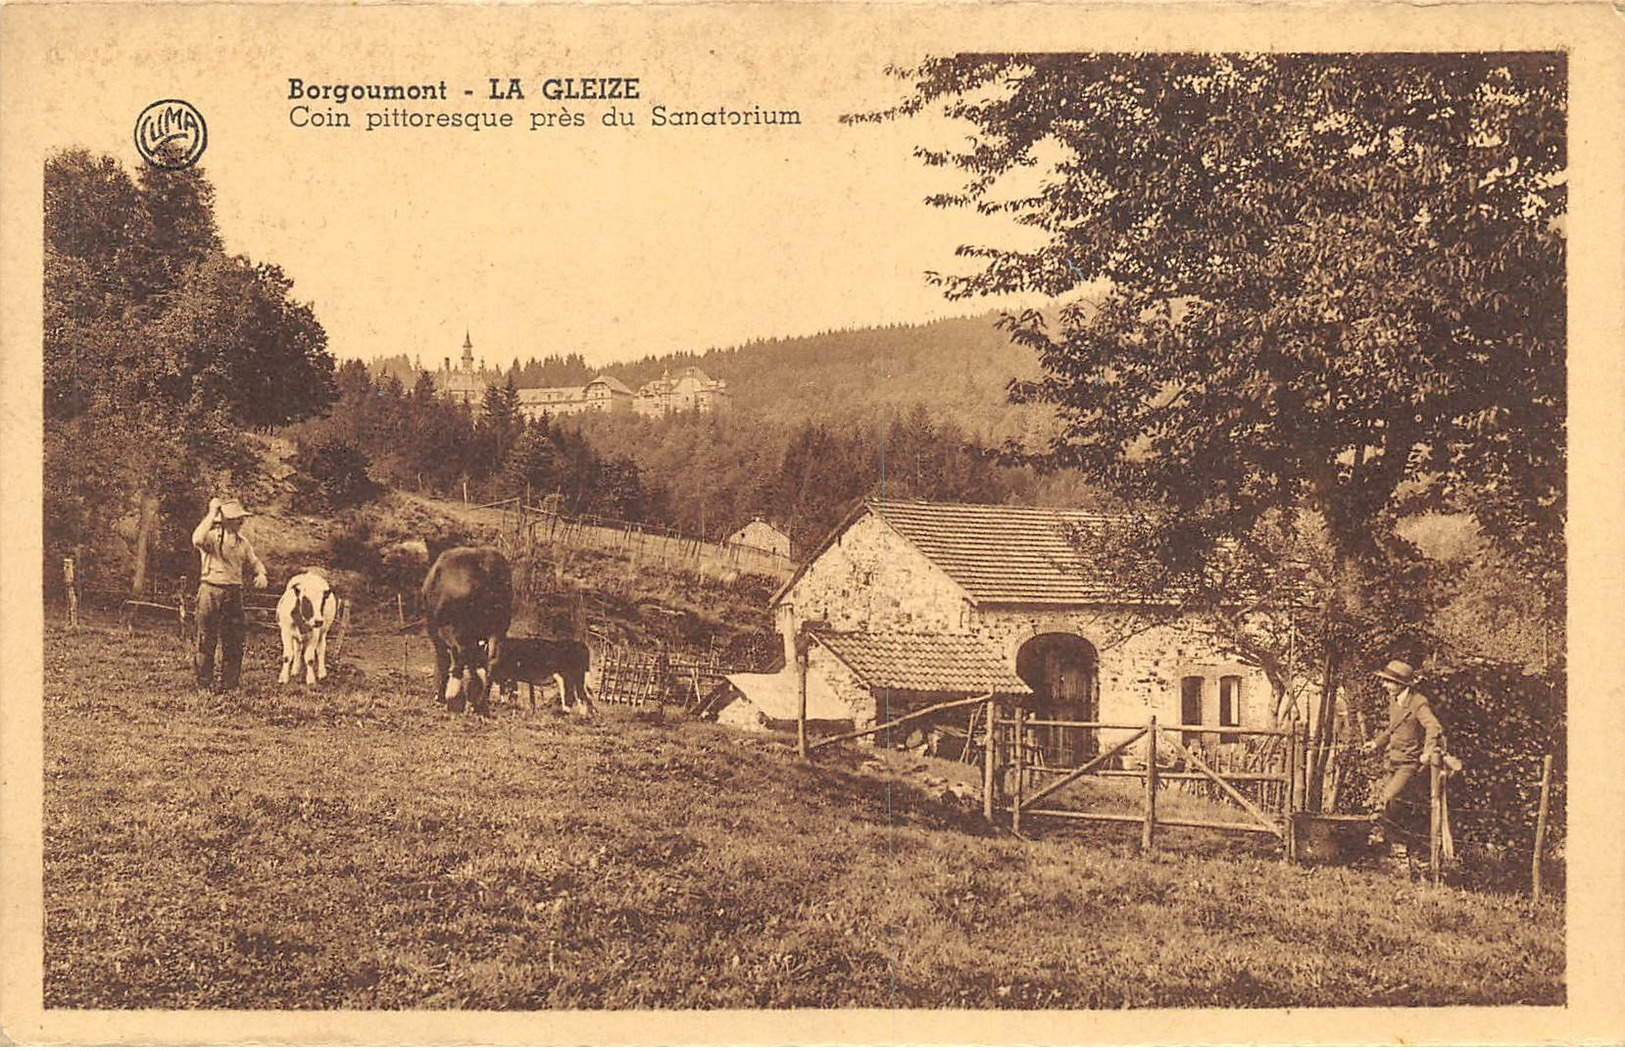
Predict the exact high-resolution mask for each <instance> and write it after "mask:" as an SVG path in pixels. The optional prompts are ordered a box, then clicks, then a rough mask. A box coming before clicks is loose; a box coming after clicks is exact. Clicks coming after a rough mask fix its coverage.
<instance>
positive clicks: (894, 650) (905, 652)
mask: <svg viewBox="0 0 1625 1051" xmlns="http://www.w3.org/2000/svg"><path fill="white" fill-rule="evenodd" d="M813 637H814V638H816V639H817V640H818V642H819V643H820V644H821V645H822V646H823V647H824V648H825V649H827V650H829V651H830V652H831V653H833V654H834V655H835V656H836V657H837V658H839V659H840V661H841V663H843V664H845V665H846V666H847V667H848V668H851V669H852V671H853V672H854V673H855V674H856V675H857V676H858V678H860V679H862V680H863V682H864V685H866V686H868V687H869V688H870V689H890V690H929V691H934V692H942V693H1002V694H1010V695H1017V696H1025V695H1027V694H1030V693H1032V688H1031V687H1029V686H1028V685H1027V684H1026V683H1024V682H1022V681H1021V679H1019V678H1017V677H1016V673H1015V670H1014V669H1013V668H1010V667H1008V666H1007V665H1006V663H1005V661H1004V657H1003V655H1002V654H1000V653H999V652H998V651H997V650H995V649H993V648H992V647H991V646H989V645H988V644H987V643H985V642H982V641H981V640H979V639H977V638H976V637H975V636H973V635H925V634H905V633H900V632H899V633H887V634H881V633H870V632H832V631H820V632H816V633H815V634H814V636H813Z"/></svg>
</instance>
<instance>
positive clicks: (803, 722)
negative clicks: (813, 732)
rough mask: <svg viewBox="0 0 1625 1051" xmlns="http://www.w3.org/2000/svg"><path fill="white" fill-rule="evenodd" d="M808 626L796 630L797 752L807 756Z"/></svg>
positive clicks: (802, 756)
mask: <svg viewBox="0 0 1625 1051" xmlns="http://www.w3.org/2000/svg"><path fill="white" fill-rule="evenodd" d="M810 645H811V644H810V642H809V640H808V638H807V628H806V625H803V626H802V627H801V629H800V630H799V631H797V632H796V754H797V755H799V756H800V757H801V758H803V759H805V758H807V651H808V649H809V648H810Z"/></svg>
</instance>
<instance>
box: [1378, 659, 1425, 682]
mask: <svg viewBox="0 0 1625 1051" xmlns="http://www.w3.org/2000/svg"><path fill="white" fill-rule="evenodd" d="M1375 674H1376V676H1377V678H1379V679H1386V680H1387V681H1388V682H1395V683H1398V684H1399V685H1401V686H1409V685H1411V684H1412V683H1414V682H1415V681H1416V669H1415V668H1413V667H1411V666H1410V665H1409V664H1406V663H1405V662H1404V661H1389V662H1388V663H1387V664H1385V665H1383V668H1382V670H1381V671H1379V672H1376V673H1375Z"/></svg>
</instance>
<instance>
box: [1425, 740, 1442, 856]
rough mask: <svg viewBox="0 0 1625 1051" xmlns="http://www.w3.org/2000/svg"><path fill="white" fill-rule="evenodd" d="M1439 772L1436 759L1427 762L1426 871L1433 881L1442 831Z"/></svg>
mask: <svg viewBox="0 0 1625 1051" xmlns="http://www.w3.org/2000/svg"><path fill="white" fill-rule="evenodd" d="M1439 773H1440V769H1439V763H1438V760H1434V761H1433V762H1431V763H1429V764H1428V796H1429V808H1428V871H1429V872H1430V873H1431V874H1432V876H1433V882H1434V883H1438V882H1439V838H1440V835H1441V833H1442V831H1443V830H1442V829H1441V828H1440V827H1439Z"/></svg>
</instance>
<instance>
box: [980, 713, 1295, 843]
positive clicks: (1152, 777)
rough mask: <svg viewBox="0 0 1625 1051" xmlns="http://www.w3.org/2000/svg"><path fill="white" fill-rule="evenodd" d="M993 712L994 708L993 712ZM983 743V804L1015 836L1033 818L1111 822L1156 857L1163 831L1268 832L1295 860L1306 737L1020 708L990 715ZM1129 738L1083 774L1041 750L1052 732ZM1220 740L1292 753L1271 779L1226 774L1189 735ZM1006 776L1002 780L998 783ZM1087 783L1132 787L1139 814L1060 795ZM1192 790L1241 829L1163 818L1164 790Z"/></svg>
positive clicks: (1255, 773)
mask: <svg viewBox="0 0 1625 1051" xmlns="http://www.w3.org/2000/svg"><path fill="white" fill-rule="evenodd" d="M989 704H990V705H995V702H989ZM986 719H987V723H986V725H988V726H990V727H991V728H992V732H991V733H988V734H986V735H985V739H984V747H985V749H986V752H985V755H984V764H985V770H984V774H985V775H989V776H986V781H987V784H988V787H989V789H990V791H988V792H987V793H986V795H985V798H984V800H983V810H984V814H985V816H986V817H987V818H988V820H990V821H992V820H995V819H996V818H997V817H998V816H1000V815H1003V816H1005V817H1007V818H1008V821H1009V825H1010V829H1011V831H1012V832H1015V833H1017V834H1020V833H1021V831H1022V822H1023V819H1025V818H1032V817H1045V818H1064V819H1072V820H1081V821H1107V822H1118V823H1128V824H1138V825H1139V826H1140V828H1141V831H1140V845H1141V846H1142V847H1144V848H1145V849H1148V850H1149V849H1150V848H1151V847H1152V846H1153V845H1154V844H1155V842H1156V835H1157V830H1158V829H1159V828H1204V829H1212V830H1215V831H1222V832H1263V833H1267V834H1269V835H1272V836H1274V837H1276V838H1277V839H1278V840H1279V841H1280V842H1281V843H1282V845H1283V846H1284V847H1285V848H1286V851H1287V855H1288V856H1289V857H1290V856H1292V853H1293V844H1292V813H1293V810H1294V800H1296V799H1297V798H1298V797H1299V794H1300V786H1301V784H1302V771H1301V767H1302V749H1301V747H1300V744H1299V742H1300V740H1301V728H1300V727H1298V725H1297V724H1294V725H1293V726H1292V727H1289V728H1286V729H1265V728H1258V727H1239V726H1226V727H1216V726H1188V725H1183V724H1172V725H1163V726H1159V725H1158V723H1157V720H1156V717H1155V716H1153V717H1152V718H1151V719H1150V720H1149V721H1148V722H1147V723H1145V724H1144V725H1143V726H1142V725H1135V724H1124V723H1104V722H1086V721H1077V720H1059V719H1038V718H1033V717H1031V716H1029V715H1028V713H1027V711H1026V710H1025V709H1023V708H1021V707H1013V708H1012V709H1011V710H1010V711H1009V712H1008V713H1005V712H1002V711H1000V710H998V708H997V707H996V706H994V707H991V708H990V710H989V711H988V712H987V716H986ZM1056 728H1067V729H1072V730H1083V731H1092V732H1095V733H1099V732H1100V731H1107V732H1115V733H1126V735H1127V736H1124V737H1122V738H1121V739H1120V740H1119V741H1117V743H1115V744H1113V745H1112V746H1111V747H1109V748H1107V749H1106V750H1104V751H1101V752H1099V753H1098V754H1097V755H1095V756H1094V757H1093V758H1091V759H1089V760H1087V761H1085V762H1083V763H1081V764H1079V765H1076V766H1057V765H1052V764H1048V763H1045V762H1044V761H1043V759H1042V757H1041V753H1039V752H1038V751H1037V750H1036V747H1035V744H1034V742H1035V740H1036V738H1037V737H1038V736H1039V734H1040V733H1041V732H1042V731H1044V730H1046V729H1056ZM1221 732H1222V734H1223V735H1224V736H1225V737H1233V738H1238V739H1246V738H1256V739H1263V740H1279V741H1281V742H1283V743H1284V744H1285V747H1283V748H1278V749H1275V750H1273V754H1275V755H1277V756H1279V759H1280V762H1279V763H1278V764H1275V765H1273V766H1272V768H1269V769H1263V770H1221V769H1219V764H1218V762H1217V760H1216V758H1205V757H1204V755H1203V752H1202V749H1201V748H1200V747H1199V746H1196V745H1195V741H1194V740H1191V739H1188V737H1187V735H1203V736H1206V735H1209V734H1214V735H1217V734H1220V733H1221ZM1000 774H1002V776H999V775H1000ZM1087 777H1094V778H1097V779H1108V778H1127V779H1133V780H1136V781H1138V782H1139V783H1140V792H1139V797H1140V801H1141V805H1140V807H1139V812H1138V813H1123V812H1122V811H1120V810H1118V811H1108V810H1099V809H1084V808H1080V807H1078V806H1073V807H1068V806H1067V805H1065V804H1064V803H1062V802H1060V801H1059V793H1060V792H1061V790H1062V789H1064V788H1066V787H1067V786H1069V785H1072V784H1075V783H1077V782H1079V781H1081V780H1082V779H1084V778H1087ZM1182 784H1183V785H1194V786H1200V787H1202V788H1205V789H1209V792H1205V793H1199V794H1204V795H1214V796H1217V797H1218V798H1219V800H1220V801H1221V802H1223V803H1225V804H1228V805H1231V806H1233V807H1234V808H1235V810H1236V815H1235V818H1234V819H1220V818H1215V817H1192V816H1177V817H1176V816H1170V815H1167V814H1161V813H1159V812H1158V799H1159V796H1160V795H1161V794H1162V793H1163V792H1165V791H1166V790H1167V789H1166V788H1165V786H1170V787H1171V786H1176V785H1182Z"/></svg>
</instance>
